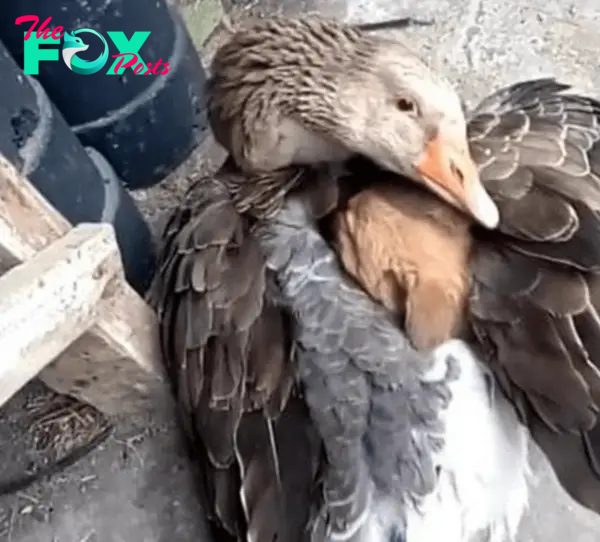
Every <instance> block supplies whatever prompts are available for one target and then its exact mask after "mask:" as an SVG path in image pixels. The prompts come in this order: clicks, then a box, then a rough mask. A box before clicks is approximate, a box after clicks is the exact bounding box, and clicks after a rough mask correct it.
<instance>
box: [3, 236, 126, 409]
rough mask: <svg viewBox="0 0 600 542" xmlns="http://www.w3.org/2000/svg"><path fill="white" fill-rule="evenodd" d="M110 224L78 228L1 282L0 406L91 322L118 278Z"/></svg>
mask: <svg viewBox="0 0 600 542" xmlns="http://www.w3.org/2000/svg"><path fill="white" fill-rule="evenodd" d="M122 269H123V267H122V264H121V256H120V254H119V247H118V245H117V241H116V239H115V234H114V231H113V228H112V226H111V225H109V224H94V225H91V224H82V225H80V226H77V227H76V228H74V229H72V230H71V231H70V232H69V233H67V235H65V236H64V237H63V238H61V239H59V240H58V241H55V242H54V243H51V244H50V246H48V247H47V248H45V249H43V250H41V251H40V252H38V253H37V254H35V255H34V256H33V257H32V258H30V259H29V260H27V261H26V262H25V263H22V264H19V265H17V266H15V267H13V268H12V269H11V270H10V271H8V272H7V273H5V274H4V275H3V276H2V277H0V352H2V355H1V356H0V405H1V404H3V403H4V402H6V401H7V400H8V399H9V398H10V397H12V395H13V394H15V393H16V392H17V391H18V390H19V389H21V388H22V387H23V386H24V385H25V384H27V382H29V380H31V379H32V378H33V377H34V376H36V375H37V374H38V373H39V372H40V371H41V370H42V369H43V368H44V367H45V366H46V365H48V364H49V363H50V362H52V361H53V360H54V359H55V358H56V357H57V356H58V355H59V354H60V353H62V352H63V351H64V350H65V349H66V348H67V347H68V346H70V344H71V343H72V342H73V341H75V340H76V339H77V338H79V336H80V335H81V334H82V333H83V332H85V331H87V330H88V329H89V328H90V327H91V326H92V324H93V323H94V322H95V320H96V318H97V316H98V314H97V311H98V308H99V303H98V302H99V301H100V299H101V298H102V295H103V293H104V291H105V290H106V288H107V286H108V284H109V282H110V281H111V280H112V281H114V280H115V278H116V277H119V276H120V275H122V272H123V271H122Z"/></svg>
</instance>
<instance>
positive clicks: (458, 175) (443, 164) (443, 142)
mask: <svg viewBox="0 0 600 542" xmlns="http://www.w3.org/2000/svg"><path fill="white" fill-rule="evenodd" d="M415 168H416V170H417V171H418V173H419V175H420V176H421V180H422V181H423V182H424V183H425V184H426V185H427V187H428V188H429V189H430V190H432V191H433V192H435V193H436V194H437V195H438V196H440V197H442V198H443V199H445V200H446V201H447V202H448V203H451V204H452V205H454V206H455V207H458V208H459V209H462V210H463V211H465V212H467V213H468V214H470V215H471V216H472V217H473V218H474V219H475V220H477V222H479V223H481V224H482V225H483V226H485V227H486V228H489V229H494V228H496V227H497V226H498V223H499V221H500V214H499V212H498V207H496V204H495V203H494V202H493V200H492V198H491V197H490V195H489V194H488V193H487V192H486V190H485V188H484V187H483V185H482V184H481V180H480V179H479V173H478V171H477V166H476V165H475V162H473V159H472V158H471V154H470V152H469V146H468V143H467V141H466V139H465V138H457V137H452V138H450V137H447V138H445V137H443V136H442V135H440V134H439V133H438V135H436V136H435V137H434V138H432V139H431V140H430V141H429V142H428V143H427V146H426V147H425V150H424V151H423V153H422V154H421V156H420V158H419V160H418V161H417V162H416V164H415Z"/></svg>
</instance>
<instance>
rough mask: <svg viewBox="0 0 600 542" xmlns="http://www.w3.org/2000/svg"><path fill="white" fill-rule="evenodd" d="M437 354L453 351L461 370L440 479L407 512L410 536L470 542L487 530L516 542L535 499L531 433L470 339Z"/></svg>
mask: <svg viewBox="0 0 600 542" xmlns="http://www.w3.org/2000/svg"><path fill="white" fill-rule="evenodd" d="M434 355H435V356H436V359H438V360H439V361H440V363H439V365H440V366H443V365H445V363H443V360H444V359H445V358H446V356H448V355H452V356H453V357H454V358H455V359H457V360H458V361H459V366H460V370H461V375H460V377H459V379H458V380H457V381H456V382H454V383H453V384H452V400H451V402H450V406H449V407H448V409H447V411H446V412H445V413H444V414H443V419H444V421H445V439H446V444H445V447H444V448H443V450H442V452H441V453H440V454H439V457H437V458H436V459H437V462H438V465H439V467H440V477H439V483H438V486H437V488H436V490H435V491H434V492H433V493H431V494H430V495H428V496H427V497H426V498H425V500H424V501H423V502H422V503H420V504H419V506H416V505H414V506H411V505H409V506H408V509H407V510H406V511H405V512H406V520H407V525H406V527H407V530H406V542H431V541H433V540H443V541H444V542H468V541H470V540H472V539H473V538H474V537H475V536H476V535H478V534H479V533H481V532H482V531H487V533H486V534H487V540H489V542H504V541H513V540H514V539H515V536H516V534H517V530H518V527H519V524H520V521H521V518H522V516H523V514H524V512H525V510H526V509H527V504H528V478H529V475H530V469H529V461H528V443H529V433H528V431H527V429H526V428H525V427H524V426H523V425H522V424H521V423H520V422H519V420H518V418H517V415H516V413H515V410H514V408H513V406H512V405H511V404H510V403H509V402H508V400H507V399H506V398H505V396H504V395H503V394H502V393H501V391H500V390H499V389H498V388H497V387H496V386H495V382H494V380H493V378H492V377H491V374H490V372H489V370H488V369H487V368H485V367H484V365H483V364H482V363H480V362H479V361H478V360H477V358H476V357H475V354H474V352H473V351H472V350H471V349H470V348H469V347H468V346H467V344H466V343H464V342H463V341H459V340H452V341H448V342H447V343H445V344H443V345H442V346H440V347H439V348H437V349H436V350H435V352H434ZM435 365H438V364H435ZM433 370H434V371H435V368H434V369H433ZM490 384H492V385H491V386H490Z"/></svg>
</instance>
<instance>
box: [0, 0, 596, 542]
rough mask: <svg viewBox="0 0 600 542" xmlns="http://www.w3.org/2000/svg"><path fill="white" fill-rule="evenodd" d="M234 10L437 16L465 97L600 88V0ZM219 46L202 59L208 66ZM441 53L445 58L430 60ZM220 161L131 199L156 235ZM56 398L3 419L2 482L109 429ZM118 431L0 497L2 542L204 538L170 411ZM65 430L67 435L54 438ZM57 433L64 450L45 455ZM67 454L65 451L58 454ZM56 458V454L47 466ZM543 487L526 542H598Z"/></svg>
mask: <svg viewBox="0 0 600 542" xmlns="http://www.w3.org/2000/svg"><path fill="white" fill-rule="evenodd" d="M229 2H230V3H231V4H233V19H234V20H236V19H237V18H241V17H245V16H247V15H248V14H250V13H252V14H258V15H260V14H263V13H271V12H273V11H286V12H293V11H320V12H321V13H325V14H328V15H331V16H336V17H339V18H342V19H346V20H353V21H357V20H378V19H381V18H383V17H389V16H400V15H406V14H410V15H413V16H417V17H424V18H431V17H433V18H434V19H435V23H436V24H435V26H434V27H431V28H427V29H414V30H409V31H407V36H409V39H410V40H411V41H412V43H413V44H414V46H415V47H416V48H419V50H421V51H422V52H423V54H424V55H425V56H428V57H429V58H430V59H433V60H434V62H436V63H438V64H439V66H440V67H441V69H443V70H445V71H446V72H447V73H448V75H449V76H450V77H452V78H453V79H454V80H455V81H457V82H458V83H459V84H460V85H461V87H462V88H463V89H464V91H463V92H464V95H465V97H466V98H467V100H473V99H474V98H475V97H483V96H484V95H485V93H486V91H488V90H489V88H490V85H491V84H493V85H494V86H496V85H499V84H505V83H508V82H510V81H514V80H516V79H522V78H526V77H534V76H539V75H542V74H545V75H549V74H553V75H556V76H558V77H561V78H562V79H565V80H567V81H571V82H574V83H575V84H576V85H577V86H578V87H579V88H581V89H583V90H591V91H593V90H594V89H596V90H597V89H598V88H600V72H599V71H598V67H597V64H596V62H597V61H596V57H597V51H598V50H600V37H599V36H600V34H598V32H597V28H598V26H597V25H598V22H600V7H598V5H597V3H596V2H595V1H594V0H577V1H574V2H570V3H568V5H567V4H565V3H564V2H562V0H560V1H559V0H532V2H533V3H531V2H530V3H529V4H527V6H525V4H523V3H522V2H520V1H519V0H503V1H502V2H500V1H499V0H487V1H486V0H479V1H478V0H471V1H469V2H462V3H461V2H454V1H453V0H422V1H420V2H418V3H416V2H409V1H408V0H404V1H403V0H301V1H298V2H294V1H293V0H284V1H283V2H281V1H280V0H258V1H256V2H247V1H244V2H239V1H235V0H229ZM219 40H220V37H219V36H215V37H214V39H213V40H211V43H210V44H209V45H208V46H207V47H206V48H205V50H204V51H203V52H202V53H203V56H204V59H205V60H206V61H207V62H208V60H209V59H210V55H211V50H213V49H214V45H215V43H218V42H219ZM438 50H441V51H442V52H443V54H439V53H437V52H435V53H434V51H438ZM221 158H222V153H221V152H220V151H219V149H218V148H217V147H216V146H215V145H212V144H211V142H210V141H208V142H205V143H204V144H203V145H202V147H201V148H199V149H198V150H197V151H196V152H195V153H194V154H193V155H192V156H191V157H190V158H189V160H188V161H187V162H186V163H185V164H184V165H182V166H181V168H179V170H178V171H176V172H175V173H173V174H172V175H170V176H169V178H168V179H166V180H165V181H164V182H163V183H161V185H160V186H158V187H154V188H152V189H150V190H146V191H139V192H136V193H134V197H135V198H136V200H137V201H138V203H139V205H140V207H141V208H142V210H143V212H144V213H145V215H146V216H147V218H148V220H149V222H150V224H151V226H152V228H153V230H154V231H155V232H158V231H159V229H160V227H161V225H162V223H163V220H164V218H165V214H166V213H167V212H168V210H169V209H171V208H172V207H173V206H174V205H176V203H177V201H178V200H179V198H180V197H181V195H182V193H183V191H184V190H185V188H186V187H187V185H188V183H189V177H190V175H191V174H194V173H198V172H208V171H210V170H211V169H212V168H214V167H216V166H217V165H218V164H219V163H220V159H221ZM56 401H57V400H56V398H55V397H54V396H53V395H52V394H51V393H50V392H48V391H47V390H46V389H45V388H43V386H41V385H40V384H39V383H33V384H31V385H29V386H27V388H25V389H24V390H22V392H21V393H19V394H18V395H17V396H15V397H14V398H13V400H12V401H11V402H10V403H9V404H8V405H7V407H6V408H4V409H3V411H2V415H1V417H0V485H1V484H2V483H3V482H4V481H6V480H7V479H10V478H11V477H12V476H15V474H16V473H23V472H27V471H30V470H35V469H36V468H39V467H40V466H41V465H43V464H44V462H45V461H48V460H49V459H52V457H54V456H56V454H60V453H66V452H65V450H67V451H68V449H69V446H72V445H73V444H75V443H77V441H78V439H79V440H81V439H82V435H83V436H84V437H85V436H86V435H87V436H89V435H90V434H92V433H93V434H96V433H97V434H100V435H102V434H103V433H102V432H103V428H105V427H106V422H105V420H103V419H102V418H101V417H99V416H97V415H96V414H93V413H90V412H79V413H78V415H77V416H75V417H69V418H68V419H64V418H61V425H60V426H57V425H56V423H54V424H53V423H52V422H53V420H52V416H50V419H49V420H48V419H42V420H40V419H38V418H39V413H40V412H43V410H44V408H46V407H44V405H53V406H56V404H57V402H56ZM111 422H112V425H114V431H113V432H112V433H111V434H110V435H109V436H108V437H107V438H106V440H104V442H103V443H102V444H101V445H100V446H98V447H97V448H95V449H94V450H93V451H92V452H91V453H89V454H88V455H87V456H86V457H84V458H83V459H82V460H80V461H79V462H77V463H76V464H75V465H73V466H71V467H69V468H67V469H65V470H63V471H61V472H60V473H57V474H55V475H54V476H52V477H51V478H50V479H45V480H43V481H41V482H39V483H35V484H34V485H32V486H30V487H28V488H26V489H24V490H22V491H19V492H16V493H12V494H10V495H6V496H0V542H120V541H123V542H191V541H201V540H205V539H206V530H205V524H204V520H203V512H202V510H201V508H200V505H199V503H198V501H197V499H196V495H195V492H194V488H193V483H192V473H191V470H190V466H189V464H188V463H187V460H186V458H185V454H184V451H183V448H182V443H181V439H180V435H179V432H178V430H177V428H176V426H175V422H174V419H173V413H172V407H171V405H170V404H157V405H156V406H155V409H154V410H153V411H152V412H148V413H145V414H144V415H139V416H136V417H130V418H127V419H115V420H111ZM59 430H60V431H59ZM57 434H60V436H61V439H62V443H61V446H62V448H61V449H60V450H59V451H56V449H55V448H56V447H55V448H53V450H54V451H53V452H52V454H54V455H52V454H50V453H49V452H48V451H45V450H46V448H47V447H48V439H51V438H55V437H56V435H57ZM63 448H64V449H63ZM51 456H52V457H51ZM534 467H535V469H534V470H535V471H536V475H537V482H536V484H535V485H534V488H533V502H532V506H531V513H530V515H529V517H528V518H527V519H526V521H525V525H524V527H523V530H522V533H521V536H520V537H519V540H520V541H521V542H538V541H539V542H542V541H544V542H548V541H549V542H553V541H555V540H556V541H558V540H562V539H565V538H568V539H570V540H571V541H572V542H592V541H597V540H600V521H599V520H598V519H597V518H595V517H593V516H592V515H591V514H589V513H587V512H585V511H583V510H581V509H580V508H579V507H578V506H576V505H575V504H574V503H573V502H572V501H571V500H570V499H568V498H567V497H566V496H565V495H564V494H563V493H562V492H561V491H560V490H559V489H558V487H557V484H556V481H555V480H554V477H553V476H552V475H551V474H550V473H549V472H548V468H547V466H546V465H545V463H544V461H542V460H541V459H539V458H537V459H536V461H535V465H534Z"/></svg>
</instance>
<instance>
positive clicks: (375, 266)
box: [332, 184, 471, 349]
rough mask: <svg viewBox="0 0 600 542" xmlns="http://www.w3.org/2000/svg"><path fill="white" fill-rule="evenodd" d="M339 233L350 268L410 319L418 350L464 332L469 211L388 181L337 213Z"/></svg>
mask: <svg viewBox="0 0 600 542" xmlns="http://www.w3.org/2000/svg"><path fill="white" fill-rule="evenodd" d="M332 233H333V243H334V245H335V246H336V249H337V252H338V254H339V256H340V259H341V261H342V264H343V265H344V267H345V269H346V270H347V272H348V273H349V274H350V275H351V276H352V277H353V278H354V279H355V280H356V281H357V282H358V283H359V284H360V286H361V287H362V288H364V289H365V290H366V291H367V292H368V293H369V294H370V295H371V296H372V297H373V298H374V299H376V300H378V301H380V302H381V303H382V304H383V305H384V306H385V307H386V308H388V309H389V310H390V311H392V312H394V313H397V314H399V315H403V316H404V324H405V330H406V333H407V335H408V336H409V339H410V340H411V341H412V343H413V344H414V346H415V348H418V349H429V348H433V347H435V346H437V345H439V344H440V343H442V342H443V341H445V340H447V339H450V338H453V337H457V336H459V335H461V334H462V332H463V329H464V323H465V309H466V303H467V299H468V293H469V265H468V258H469V253H470V248H471V238H470V235H469V221H468V219H467V218H466V217H465V216H464V215H462V214H461V213H459V212H458V211H456V210H455V209H453V208H451V207H450V206H449V205H447V204H446V203H445V202H442V201H440V200H439V199H438V198H437V197H435V196H434V195H432V194H429V193H428V192H425V191H424V190H421V189H419V188H417V187H413V186H406V188H404V187H402V188H399V187H398V186H397V185H396V186H392V185H388V184H380V185H377V186H375V187H372V188H369V189H366V190H363V191H362V192H360V193H358V194H357V195H355V196H354V197H352V198H351V199H350V200H349V201H348V203H347V205H346V208H345V209H343V210H341V211H339V212H337V213H336V214H335V215H334V216H333V218H332Z"/></svg>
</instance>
